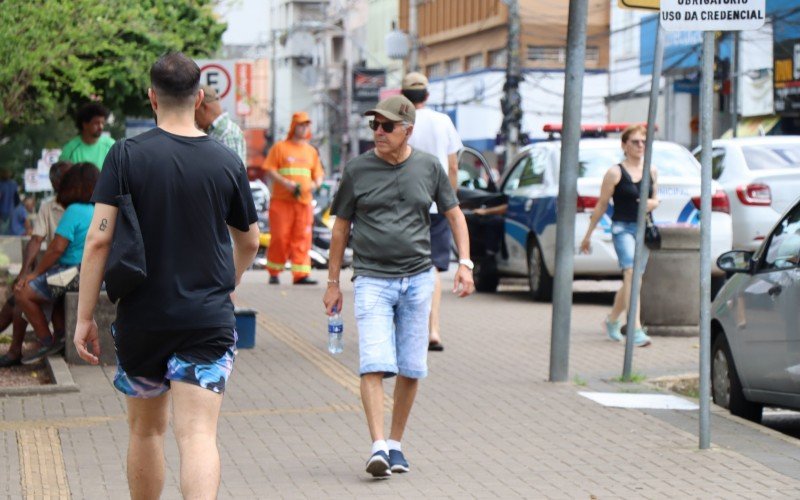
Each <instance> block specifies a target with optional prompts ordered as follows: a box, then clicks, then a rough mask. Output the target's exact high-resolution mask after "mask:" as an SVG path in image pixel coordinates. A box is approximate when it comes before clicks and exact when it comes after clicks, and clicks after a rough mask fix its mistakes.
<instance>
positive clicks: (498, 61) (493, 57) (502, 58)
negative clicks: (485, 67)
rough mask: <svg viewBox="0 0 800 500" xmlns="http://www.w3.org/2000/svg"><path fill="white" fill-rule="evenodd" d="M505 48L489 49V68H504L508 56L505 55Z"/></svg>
mask: <svg viewBox="0 0 800 500" xmlns="http://www.w3.org/2000/svg"><path fill="white" fill-rule="evenodd" d="M506 54H507V52H506V49H497V50H490V51H489V67H490V68H505V67H506V64H508V57H507V56H506Z"/></svg>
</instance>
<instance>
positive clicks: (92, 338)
mask: <svg viewBox="0 0 800 500" xmlns="http://www.w3.org/2000/svg"><path fill="white" fill-rule="evenodd" d="M73 343H74V344H75V349H76V350H77V351H78V356H80V357H81V359H82V360H84V361H86V362H87V363H90V364H93V365H97V364H100V357H99V356H100V336H99V335H98V333H97V323H96V322H95V320H94V318H92V319H91V320H85V319H84V320H82V319H79V320H78V323H77V325H75V339H74V340H73ZM89 346H91V349H92V350H91V352H89V350H88V349H87V348H88V347H89Z"/></svg>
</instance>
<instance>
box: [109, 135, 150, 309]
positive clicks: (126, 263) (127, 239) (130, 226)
mask: <svg viewBox="0 0 800 500" xmlns="http://www.w3.org/2000/svg"><path fill="white" fill-rule="evenodd" d="M117 152H118V154H117V176H118V178H119V195H117V209H118V212H117V223H116V226H115V227H114V241H113V242H112V244H111V251H110V252H109V254H108V261H107V262H106V272H105V282H106V292H107V293H108V298H109V299H111V302H117V301H118V300H119V299H121V298H122V297H125V296H126V295H128V294H129V293H131V292H132V291H133V290H134V289H135V288H136V287H138V286H139V285H141V284H142V282H143V281H144V280H145V279H146V278H147V262H146V261H145V254H144V241H143V240H142V231H141V229H140V228H139V219H138V217H137V216H136V210H134V208H133V200H132V199H131V191H130V187H129V186H128V175H127V167H126V161H127V158H126V157H125V155H124V152H125V144H124V143H122V144H120V145H119V146H118V149H117Z"/></svg>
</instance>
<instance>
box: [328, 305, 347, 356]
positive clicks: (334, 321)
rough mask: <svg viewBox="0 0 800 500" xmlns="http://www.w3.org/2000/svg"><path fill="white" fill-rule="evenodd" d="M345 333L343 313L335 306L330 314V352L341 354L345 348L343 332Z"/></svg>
mask: <svg viewBox="0 0 800 500" xmlns="http://www.w3.org/2000/svg"><path fill="white" fill-rule="evenodd" d="M343 333H344V323H342V315H341V314H339V312H338V311H337V310H336V307H334V308H333V314H331V315H330V316H328V352H330V353H331V354H339V353H341V352H342V350H344V342H343V341H342V334H343Z"/></svg>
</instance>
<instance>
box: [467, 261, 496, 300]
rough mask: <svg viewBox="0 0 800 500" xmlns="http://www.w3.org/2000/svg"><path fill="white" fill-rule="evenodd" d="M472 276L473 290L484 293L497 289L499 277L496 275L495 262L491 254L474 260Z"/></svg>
mask: <svg viewBox="0 0 800 500" xmlns="http://www.w3.org/2000/svg"><path fill="white" fill-rule="evenodd" d="M472 278H473V279H474V280H475V290H477V291H479V292H486V293H494V292H496V291H497V285H498V284H499V283H500V277H499V276H498V275H497V263H496V262H495V260H494V256H493V255H491V256H488V257H482V258H480V259H478V260H476V261H475V268H474V269H473V270H472Z"/></svg>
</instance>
